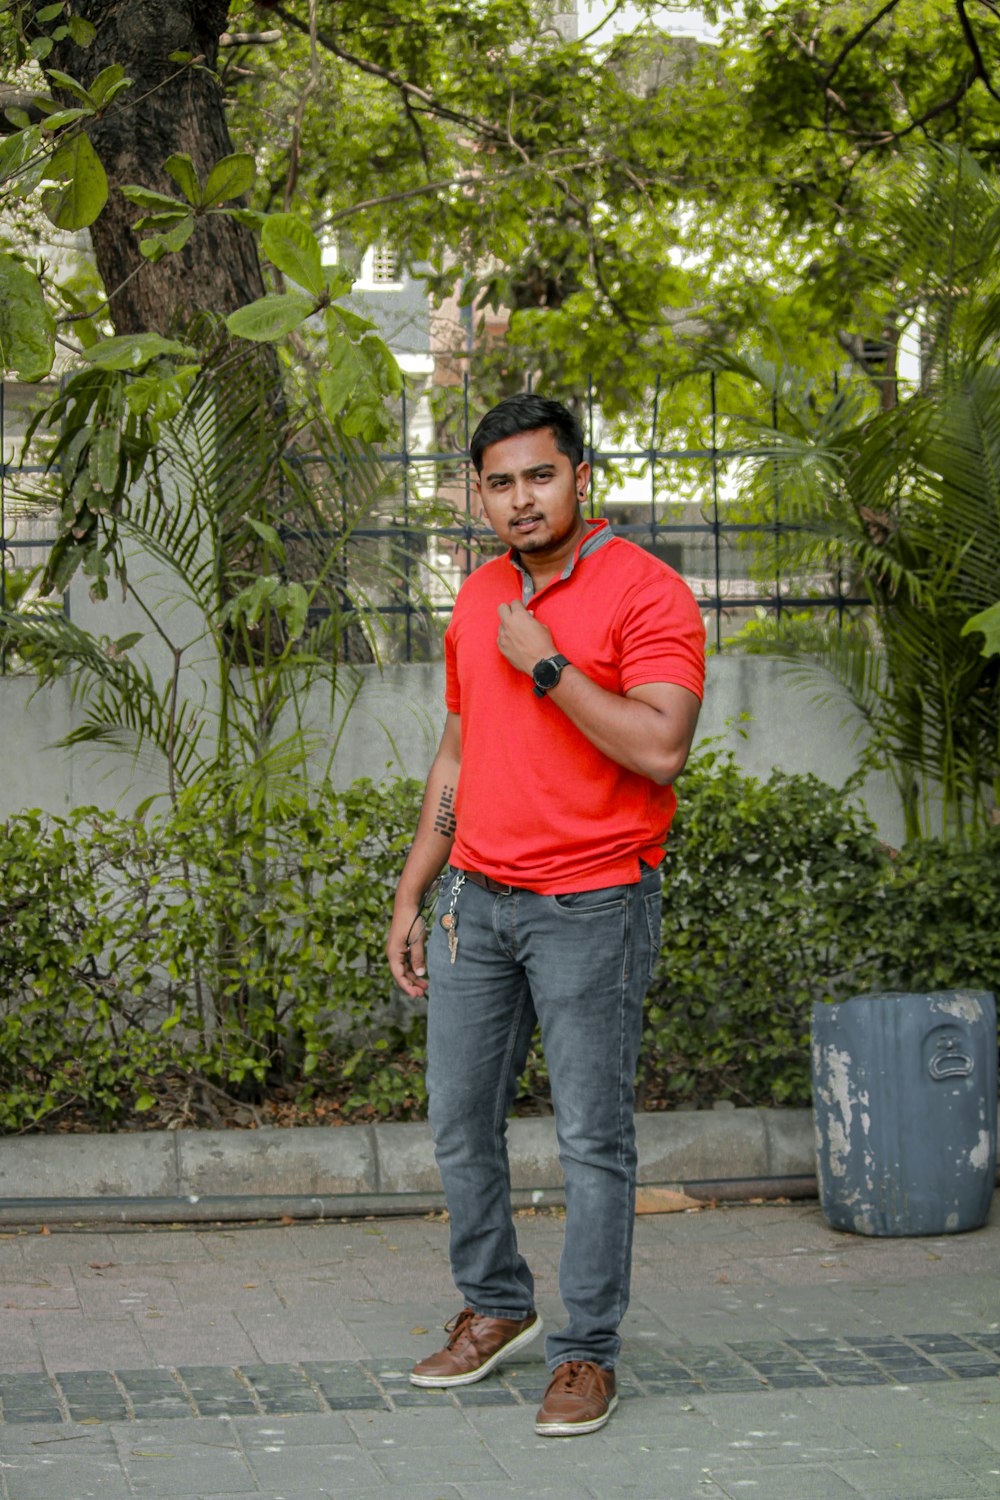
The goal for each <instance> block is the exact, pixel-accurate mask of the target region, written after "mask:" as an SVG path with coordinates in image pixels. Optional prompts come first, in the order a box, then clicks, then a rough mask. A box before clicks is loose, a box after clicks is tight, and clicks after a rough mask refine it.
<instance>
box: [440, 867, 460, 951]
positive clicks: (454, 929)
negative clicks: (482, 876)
mask: <svg viewBox="0 0 1000 1500" xmlns="http://www.w3.org/2000/svg"><path fill="white" fill-rule="evenodd" d="M464 884H465V871H464V870H458V871H456V873H455V881H454V884H453V885H452V888H451V904H450V905H449V907H448V910H447V911H446V912H445V914H444V916H443V917H442V918H441V926H442V927H443V928H444V930H445V932H446V933H447V934H448V957H449V959H450V960H451V962H452V963H454V962H455V960H456V959H457V958H458V893H459V891H460V890H461V889H462V887H463V885H464Z"/></svg>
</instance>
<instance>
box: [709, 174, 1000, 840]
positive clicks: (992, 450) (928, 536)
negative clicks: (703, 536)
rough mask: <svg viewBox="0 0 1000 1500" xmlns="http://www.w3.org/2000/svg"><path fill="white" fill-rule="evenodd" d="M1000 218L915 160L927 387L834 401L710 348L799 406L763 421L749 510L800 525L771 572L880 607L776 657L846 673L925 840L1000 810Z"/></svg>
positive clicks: (785, 640) (898, 216) (787, 376)
mask: <svg viewBox="0 0 1000 1500" xmlns="http://www.w3.org/2000/svg"><path fill="white" fill-rule="evenodd" d="M998 225H1000V187H998V184H997V181H996V180H995V179H994V178H992V177H991V176H990V175H989V174H987V173H986V172H984V171H983V170H982V169H981V168H979V167H978V166H976V165H975V164H974V163H973V162H972V160H971V158H970V157H969V155H968V153H967V152H964V151H955V152H951V151H944V150H940V149H939V150H936V151H927V150H921V151H919V152H917V151H913V152H911V153H909V154H908V156H907V157H906V158H905V159H904V160H903V161H901V162H900V163H898V164H897V168H896V173H895V180H894V185H893V189H892V193H891V195H888V196H887V197H886V199H885V203H884V216H883V219H882V229H883V231H887V232H888V239H889V240H890V242H891V251H887V252H886V254H887V255H891V258H892V260H893V261H894V263H895V264H896V266H897V277H896V281H897V284H896V297H897V303H898V305H899V306H901V307H904V306H905V307H909V308H910V309H911V310H913V311H916V309H917V308H918V307H919V309H920V323H921V327H922V333H923V337H924V344H925V348H924V357H923V361H922V372H921V380H920V384H919V387H918V388H916V389H907V388H906V387H905V386H904V385H902V384H898V383H897V381H896V380H895V378H894V376H889V377H887V384H886V388H885V389H884V391H883V394H882V398H881V400H880V402H879V403H878V405H875V403H873V401H872V400H871V397H870V394H869V393H868V391H867V390H866V389H865V387H864V386H863V384H862V383H861V382H858V381H855V382H852V383H850V384H849V385H847V386H846V387H844V388H843V389H841V390H840V391H839V392H838V393H837V394H836V395H835V396H828V397H827V398H826V399H823V400H821V399H819V398H818V397H817V395H816V393H815V391H814V390H812V389H810V387H809V383H808V381H807V380H806V379H805V378H804V374H803V372H802V371H797V370H794V369H789V367H788V366H785V365H768V364H767V363H766V362H764V361H760V360H757V361H752V360H746V359H742V358H740V357H739V356H737V355H735V354H733V353H732V351H730V350H728V349H725V348H716V349H713V350H712V351H711V352H710V353H709V355H708V360H709V362H710V363H711V364H712V365H713V366H714V367H716V368H721V369H725V370H727V371H732V372H736V373H738V374H740V375H741V376H742V377H743V378H744V379H745V380H747V381H748V382H749V381H756V382H757V384H758V385H759V387H760V388H761V389H762V390H763V391H765V392H766V393H767V394H768V395H769V396H770V397H771V398H772V399H773V401H774V403H775V407H776V410H777V411H778V413H779V419H778V422H777V424H776V428H772V427H771V426H770V425H769V424H765V423H761V422H759V421H757V422H749V423H748V424H747V426H748V427H749V430H750V433H751V442H750V444H749V446H748V448H747V460H746V464H745V467H744V476H745V487H744V499H745V501H746V503H747V508H748V510H749V511H750V512H752V513H755V514H756V515H758V516H773V515H774V513H775V506H776V505H777V506H778V507H779V508H780V519H781V523H782V524H781V527H780V528H777V529H775V528H771V529H768V528H766V527H762V528H761V532H760V536H761V542H762V557H763V562H764V566H765V567H767V568H768V569H769V570H773V572H774V573H777V574H779V575H780V576H782V577H788V576H791V577H793V578H794V577H795V576H796V575H798V574H801V573H808V574H811V575H812V576H816V574H817V573H819V574H822V572H823V571H825V572H826V573H827V574H828V575H829V576H830V577H831V578H832V577H833V576H834V574H836V573H839V574H840V576H841V577H842V578H843V579H844V580H845V581H846V582H847V586H848V589H849V591H850V592H852V593H859V592H860V593H862V594H863V595H865V596H867V598H868V599H869V600H870V601H871V605H872V616H873V619H872V620H867V621H863V622H861V623H860V624H855V625H853V626H852V625H851V624H850V622H848V626H847V627H846V628H840V624H839V622H837V623H834V624H831V625H830V626H829V627H827V628H825V629H821V630H818V631H817V630H815V629H814V630H813V631H812V632H809V633H806V634H803V632H802V631H801V630H800V631H798V633H797V634H788V633H780V634H779V635H778V636H777V638H776V640H775V642H774V646H775V649H776V650H778V651H780V652H782V653H784V654H785V655H788V656H795V655H796V652H795V647H796V645H798V646H799V647H800V650H799V652H798V654H797V657H796V659H797V660H798V662H799V663H800V667H801V670H802V675H804V676H807V677H808V678H809V679H810V680H812V681H815V680H816V679H817V677H820V678H821V679H822V676H823V675H824V673H825V674H832V676H833V678H834V679H835V681H836V682H837V684H838V685H839V689H840V691H841V693H842V694H846V696H847V698H848V699H849V701H850V702H851V703H852V704H853V705H854V707H855V709H856V710H857V711H858V713H859V714H860V715H861V717H862V719H863V720H864V721H865V723H866V724H867V726H868V729H869V737H868V741H867V745H866V747H865V751H864V755H865V758H866V761H867V762H868V763H870V764H874V765H878V766H881V767H884V768H885V769H887V770H888V771H889V772H890V774H891V775H892V776H893V779H894V780H895V782H896V785H897V787H898V789H899V793H900V798H901V802H902V806H903V811H904V816H905V819H906V832H907V838H917V837H920V836H926V835H928V834H929V833H931V832H936V831H939V830H940V831H941V832H942V833H943V834H944V835H945V836H948V837H951V838H956V839H959V840H961V839H967V838H972V839H974V838H976V837H978V836H979V835H980V833H981V832H982V830H983V829H984V828H985V827H986V826H987V825H988V822H989V818H990V815H991V810H992V808H993V807H995V806H996V805H997V803H998V801H1000V659H998V657H997V655H996V654H995V653H991V652H990V651H989V650H987V651H985V652H984V651H982V650H981V649H980V646H979V644H978V643H977V641H976V640H975V639H974V638H973V636H974V634H975V632H976V630H979V629H983V627H984V626H988V625H989V621H990V618H991V617H990V615H989V610H990V609H991V608H992V606H993V605H994V604H995V602H996V597H997V579H998V577H1000V481H998V475H1000V368H998V365H997V359H996V330H997V327H998V324H1000V272H998V265H997V259H996V254H995V243H996V233H997V226H998ZM970 617H973V618H975V619H978V620H979V622H980V623H979V625H978V626H973V625H972V624H971V622H970ZM809 635H811V639H809V638H807V637H808V636H809ZM758 639H759V638H758ZM810 658H812V660H813V661H814V662H815V661H818V662H819V663H820V664H821V666H820V667H819V668H818V669H817V668H815V667H813V669H812V670H810V669H809V668H808V666H807V665H805V664H807V663H808V662H809V660H810ZM827 680H829V676H828V677H827Z"/></svg>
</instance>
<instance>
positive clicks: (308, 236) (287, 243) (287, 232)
mask: <svg viewBox="0 0 1000 1500" xmlns="http://www.w3.org/2000/svg"><path fill="white" fill-rule="evenodd" d="M260 245H261V249H262V250H263V252H264V254H265V255H266V256H267V258H268V260H269V261H271V262H272V264H274V265H276V266H277V268H278V270H279V271H280V272H281V273H282V275H283V276H287V277H288V278H289V280H290V281H294V282H296V283H297V284H298V285H299V286H301V287H305V289H306V291H307V292H312V294H313V296H314V297H319V296H320V295H321V294H322V293H323V291H324V290H325V289H326V279H325V277H324V275H323V262H322V256H321V254H320V248H319V241H318V240H317V239H316V236H315V235H314V234H313V232H312V230H311V229H310V228H309V226H308V224H304V223H303V222H302V220H301V219H299V218H297V217H296V215H295V214H271V215H269V217H268V218H267V219H266V221H265V223H264V227H263V229H262V230H261V235H260Z"/></svg>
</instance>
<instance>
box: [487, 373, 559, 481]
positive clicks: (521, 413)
mask: <svg viewBox="0 0 1000 1500" xmlns="http://www.w3.org/2000/svg"><path fill="white" fill-rule="evenodd" d="M542 427H548V428H551V430H552V436H553V437H554V438H555V440H556V447H557V448H558V449H559V452H560V453H565V455H566V457H567V458H568V459H569V461H570V463H571V464H572V465H573V472H574V473H575V472H576V468H577V465H578V464H582V463H583V433H582V432H581V430H580V424H579V422H578V421H577V420H576V418H575V417H574V415H573V413H572V412H571V411H569V410H568V409H567V408H566V407H565V406H563V404H562V402H561V401H549V400H548V399H547V398H546V397H545V396H535V395H532V394H530V393H529V392H527V391H522V392H521V394H520V395H518V396H507V397H505V399H504V400H503V401H500V402H498V403H497V405H496V406H494V407H493V409H492V411H488V412H487V413H486V415H485V417H484V418H483V420H482V421H481V422H480V424H479V426H478V427H477V428H476V430H475V432H474V433H473V434H472V441H471V443H470V444H469V451H470V453H471V454H472V462H473V463H474V464H475V466H476V473H477V474H481V473H482V472H483V454H484V453H485V451H486V449H487V448H488V447H489V446H490V445H491V443H502V442H503V440H504V438H509V437H516V436H517V434H518V433H519V432H537V431H538V430H539V428H542Z"/></svg>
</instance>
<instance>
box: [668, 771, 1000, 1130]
mask: <svg viewBox="0 0 1000 1500" xmlns="http://www.w3.org/2000/svg"><path fill="white" fill-rule="evenodd" d="M998 888H1000V828H996V829H993V830H992V831H991V832H990V833H989V834H988V835H987V836H986V837H985V838H984V839H983V840H982V841H981V842H980V843H979V844H978V845H977V846H975V847H974V848H972V849H961V848H957V847H953V846H949V845H946V844H943V843H941V842H940V841H937V840H929V841H926V842H923V841H922V842H915V843H913V844H909V845H907V847H906V848H905V849H904V850H903V851H902V853H900V854H894V853H892V854H890V851H888V850H887V849H886V848H885V846H884V845H883V844H881V843H880V841H879V839H878V837H877V835H876V832H875V829H874V827H873V826H872V824H871V822H870V821H869V819H868V818H867V816H866V815H865V813H864V812H863V811H861V810H860V809H859V808H858V807H857V806H855V805H854V803H853V802H852V800H851V798H850V796H849V795H848V794H845V793H843V792H837V791H835V790H834V789H833V788H832V787H829V786H826V785H824V784H823V783H822V782H820V781H818V780H816V778H815V777H812V776H790V775H786V774H784V773H782V772H774V773H773V774H772V775H771V776H770V777H769V779H768V780H767V781H766V782H759V781H756V780H754V779H753V778H751V777H746V776H743V775H741V774H740V772H739V771H738V770H737V768H736V767H735V765H734V764H733V762H732V760H731V758H730V757H728V756H722V755H719V754H718V753H717V752H715V751H709V752H708V753H707V754H702V755H700V756H698V757H696V758H695V760H694V761H693V763H692V765H691V766H690V767H689V769H688V770H687V771H685V773H684V777H683V781H682V783H681V785H680V795H679V807H678V812H677V815H676V818H675V820H674V825H673V828H672V829H671V833H670V839H669V842H668V846H667V858H666V863H665V866H664V913H663V924H664V925H663V952H662V956H661V960H660V964H659V967H658V969H657V972H656V975H655V977H654V981H653V985H652V989H651V992H650V996H649V1001H648V1004H647V1019H646V1031H645V1038H644V1049H643V1057H642V1061H641V1064H640V1088H641V1090H642V1092H643V1093H644V1094H645V1095H646V1097H647V1098H650V1097H652V1098H656V1099H660V1100H665V1101H667V1102H673V1103H678V1102H697V1103H699V1104H707V1103H710V1102H712V1101H714V1100H716V1099H720V1098H722V1099H732V1100H734V1101H736V1102H737V1103H740V1104H755V1105H771V1104H774V1105H781V1104H786V1105H806V1104H808V1103H809V1100H810V1084H809V1051H808V1041H809V1022H810V1012H811V1007H812V1004H813V1002H814V1001H830V1000H838V999H844V998H846V997H847V996H848V995H852V994H859V993H864V992H866V991H869V990H878V989H902V990H914V991H922V990H925V989H946V988H960V987H963V986H972V987H974V988H979V989H982V988H986V989H993V990H996V991H998V992H1000V929H998V927H997V923H996V920H995V911H994V907H995V898H996V891H997V889H998Z"/></svg>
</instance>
